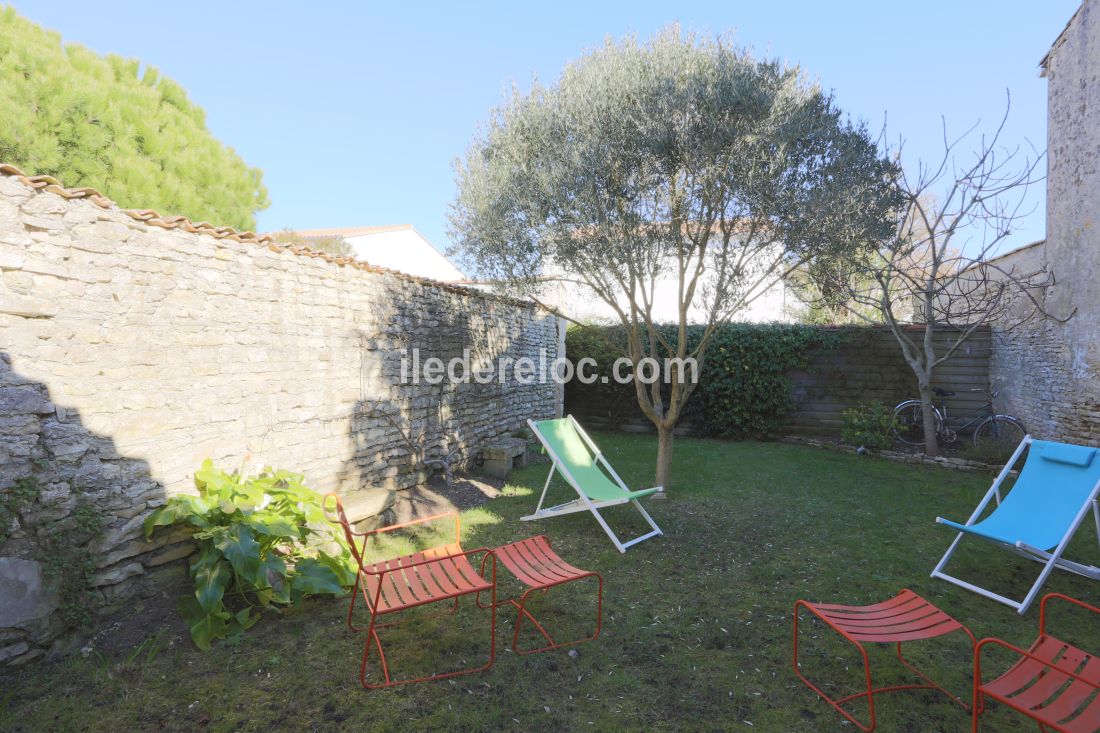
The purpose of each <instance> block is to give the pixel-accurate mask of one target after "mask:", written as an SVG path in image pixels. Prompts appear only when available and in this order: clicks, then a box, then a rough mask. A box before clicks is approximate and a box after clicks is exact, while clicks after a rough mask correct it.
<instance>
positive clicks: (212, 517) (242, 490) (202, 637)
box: [145, 459, 355, 649]
mask: <svg viewBox="0 0 1100 733" xmlns="http://www.w3.org/2000/svg"><path fill="white" fill-rule="evenodd" d="M195 487H196V488H197V489H198V492H199V493H198V496H191V495H183V496H176V497H173V498H171V499H169V500H168V503H167V504H165V505H164V506H162V507H161V508H159V509H157V510H156V511H155V512H153V513H152V514H150V515H149V516H148V517H147V518H146V520H145V536H146V539H148V538H150V537H152V534H153V532H154V531H155V530H156V528H157V527H160V526H167V525H177V524H182V525H186V526H188V527H191V528H192V529H193V530H194V533H193V534H192V537H194V539H195V540H197V541H198V544H199V553H198V555H197V556H196V557H195V558H194V559H193V560H192V561H191V578H192V579H193V580H194V581H195V594H194V595H193V596H186V597H184V598H182V599H181V600H180V603H179V611H180V615H182V616H183V618H184V620H185V621H186V622H187V625H188V627H190V629H191V638H192V639H194V641H195V645H196V646H198V647H199V648H200V649H209V648H210V643H211V642H212V641H213V640H215V639H221V638H224V637H226V636H230V635H233V636H236V635H239V634H241V633H243V632H244V630H245V629H248V628H250V627H251V626H252V625H253V624H255V623H256V622H257V621H258V620H259V618H260V616H259V613H258V609H278V608H279V607H281V606H288V605H292V604H294V603H297V602H298V601H300V600H301V599H302V597H304V596H307V595H314V594H329V595H343V594H344V592H345V589H346V588H347V587H348V586H350V585H351V584H352V582H353V581H354V579H355V573H354V569H355V565H354V563H353V561H352V559H351V553H350V552H349V551H348V548H347V546H346V544H344V542H343V540H342V539H341V538H340V536H339V534H337V532H336V528H335V527H334V526H333V525H332V524H330V523H329V522H328V521H327V520H326V519H325V515H324V511H323V509H322V507H321V502H322V499H321V496H320V495H319V494H317V493H315V492H313V491H311V490H310V489H308V488H306V487H305V486H303V485H302V476H301V475H299V474H295V473H290V472H288V471H273V470H271V469H264V471H263V473H261V474H260V475H258V476H251V477H250V476H242V475H240V474H239V473H236V472H234V473H225V472H224V471H219V470H218V469H216V468H214V465H213V463H212V462H211V461H210V460H209V459H207V460H206V461H205V462H204V463H203V464H202V468H201V469H200V470H199V471H196V472H195ZM319 545H324V549H322V548H319V547H318V546H319ZM227 597H228V598H229V599H231V600H229V602H227Z"/></svg>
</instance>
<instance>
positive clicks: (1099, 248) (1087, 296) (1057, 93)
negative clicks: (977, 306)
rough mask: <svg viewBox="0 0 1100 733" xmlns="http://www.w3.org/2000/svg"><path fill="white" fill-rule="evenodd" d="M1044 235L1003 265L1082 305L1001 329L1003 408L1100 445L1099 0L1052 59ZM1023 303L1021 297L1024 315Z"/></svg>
mask: <svg viewBox="0 0 1100 733" xmlns="http://www.w3.org/2000/svg"><path fill="white" fill-rule="evenodd" d="M1045 76H1046V78H1047V84H1048V90H1047V100H1048V101H1047V238H1046V244H1045V245H1043V246H1041V247H1035V248H1032V249H1030V250H1024V251H1022V252H1019V253H1016V254H1011V255H1009V256H1008V257H1006V258H1004V259H1003V260H1002V264H1005V265H1010V266H1015V267H1017V268H1018V271H1019V272H1021V273H1025V272H1029V271H1037V270H1039V269H1041V268H1045V269H1047V270H1048V271H1050V272H1052V273H1053V274H1054V277H1055V278H1056V280H1057V284H1056V285H1054V286H1052V287H1050V288H1049V289H1048V291H1047V292H1046V293H1045V296H1044V300H1043V306H1044V308H1045V309H1046V310H1047V311H1048V312H1050V313H1051V314H1053V315H1056V316H1066V315H1068V314H1070V313H1073V312H1074V311H1075V310H1076V314H1075V315H1074V316H1073V317H1072V318H1071V319H1070V320H1069V321H1068V322H1067V323H1065V324H1061V323H1057V322H1055V321H1052V320H1049V319H1033V320H1032V321H1030V322H1028V323H1026V324H1025V325H1024V326H1022V327H1020V328H1016V329H1014V330H1012V331H1005V330H1003V328H997V329H995V332H994V341H993V345H994V348H993V364H992V370H993V379H994V381H995V382H998V383H1002V384H1004V385H1006V387H1007V388H1006V390H1005V393H1004V397H1003V400H1002V401H1001V403H1000V407H1001V408H1002V409H1004V410H1007V411H1011V412H1014V413H1017V414H1019V415H1021V416H1022V417H1023V419H1024V421H1025V423H1026V424H1027V426H1028V428H1029V429H1030V430H1031V431H1032V432H1033V433H1034V434H1035V435H1036V436H1038V437H1043V438H1053V439H1061V440H1068V441H1076V442H1082V443H1088V444H1092V445H1100V3H1098V2H1097V0H1086V1H1085V2H1084V3H1083V4H1082V6H1081V8H1080V9H1079V11H1078V12H1077V14H1076V16H1074V18H1073V20H1072V21H1071V22H1070V24H1069V26H1068V27H1067V28H1066V30H1065V32H1064V33H1063V34H1062V36H1060V37H1059V39H1058V41H1057V42H1056V43H1055V44H1054V46H1053V48H1052V49H1051V52H1050V54H1049V55H1048V57H1047V59H1046V69H1045ZM1026 307H1027V304H1023V303H1021V304H1020V309H1018V310H1017V312H1016V313H1015V314H1014V315H1015V316H1019V315H1020V314H1021V313H1022V312H1023V310H1021V309H1025V308H1026Z"/></svg>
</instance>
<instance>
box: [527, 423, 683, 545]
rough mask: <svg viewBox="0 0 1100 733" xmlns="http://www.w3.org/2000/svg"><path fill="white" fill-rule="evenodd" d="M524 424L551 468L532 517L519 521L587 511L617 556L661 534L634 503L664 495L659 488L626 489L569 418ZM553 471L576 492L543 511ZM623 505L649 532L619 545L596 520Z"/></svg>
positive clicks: (607, 527) (610, 533) (604, 524)
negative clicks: (605, 511) (631, 507)
mask: <svg viewBox="0 0 1100 733" xmlns="http://www.w3.org/2000/svg"><path fill="white" fill-rule="evenodd" d="M527 424H528V426H530V428H531V431H532V432H533V433H534V434H535V435H536V436H537V437H538V439H539V440H540V441H541V442H542V445H543V447H544V448H546V452H547V453H548V454H549V455H550V460H551V461H553V465H552V466H551V467H550V475H548V476H547V477H546V484H545V485H543V487H542V496H540V497H539V503H538V506H537V507H535V513H534V514H529V515H527V516H526V517H521V519H522V520H523V521H525V522H526V521H530V520H532V519H543V518H545V517H556V516H559V515H561V514H572V513H573V512H583V511H589V512H592V516H594V517H595V518H596V521H597V522H599V523H600V526H601V527H603V531H604V532H606V533H607V536H608V537H610V538H611V541H612V542H614V543H615V547H616V548H617V549H618V550H619V552H626V548H628V547H630V546H631V545H636V544H638V543H639V542H641V541H642V540H648V539H649V538H650V537H656V536H657V535H659V534H661V528H660V527H658V526H657V523H656V522H654V521H653V517H651V516H649V512H647V511H646V510H645V508H644V507H643V506H642V505H641V504H640V503H639V502H638V499H641V498H643V497H646V496H650V495H651V494H656V493H658V492H660V491H664V489H663V488H661V487H660V486H657V487H655V488H652V489H642V490H640V491H631V490H630V489H628V488H627V486H626V484H625V483H623V480H622V479H621V478H619V474H617V473H615V469H614V468H612V467H611V464H610V463H608V462H607V460H606V459H605V458H604V457H603V453H601V452H600V449H599V448H597V447H596V444H595V443H594V442H593V441H592V438H589V437H588V433H586V432H584V430H583V429H582V428H581V426H580V425H579V424H578V423H577V421H576V420H575V419H573V416H572V415H569V416H567V417H563V418H559V419H557V420H538V421H535V420H528V421H527ZM555 471H557V472H558V473H560V474H561V475H562V478H564V479H565V480H566V481H567V482H568V483H569V485H570V486H572V487H573V489H574V490H575V491H576V492H577V498H576V499H574V500H573V501H569V502H566V503H564V504H558V505H557V506H552V507H546V508H543V506H542V503H543V501H545V500H546V490H547V489H548V488H550V480H551V479H552V478H554V472H555ZM627 503H630V504H633V505H634V508H635V509H637V510H638V512H639V513H641V515H642V518H643V519H645V521H646V522H648V523H649V526H650V527H651V528H652V531H650V532H647V533H646V534H643V535H642V536H641V537H635V538H634V539H632V540H629V541H627V542H623V541H621V540H620V539H619V538H618V537H617V536H616V535H615V533H614V532H613V531H611V527H609V526H608V524H607V522H605V521H604V518H603V517H602V516H600V509H602V508H604V507H609V506H617V505H619V504H627Z"/></svg>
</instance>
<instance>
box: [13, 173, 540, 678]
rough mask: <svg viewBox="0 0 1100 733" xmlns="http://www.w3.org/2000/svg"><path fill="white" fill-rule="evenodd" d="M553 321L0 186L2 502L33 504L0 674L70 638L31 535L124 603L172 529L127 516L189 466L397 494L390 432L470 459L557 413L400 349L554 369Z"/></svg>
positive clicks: (410, 478) (527, 395)
mask: <svg viewBox="0 0 1100 733" xmlns="http://www.w3.org/2000/svg"><path fill="white" fill-rule="evenodd" d="M560 328H561V327H560V325H559V321H558V319H557V318H555V317H553V316H551V315H550V314H549V313H547V312H546V311H543V310H540V309H537V308H536V307H534V306H533V305H531V304H525V303H520V302H518V301H511V300H506V299H503V298H498V297H495V296H492V295H490V294H486V293H480V292H478V291H470V290H465V289H462V288H455V287H452V286H446V285H443V284H439V283H432V282H430V281H422V280H418V279H416V278H412V277H409V276H403V275H398V274H395V273H388V272H377V271H375V272H371V271H364V270H363V269H360V268H358V267H356V266H345V265H342V264H340V263H338V262H334V261H331V260H326V259H325V258H320V257H312V256H308V254H303V253H300V252H298V253H296V252H294V251H289V250H287V249H286V248H279V247H267V246H264V245H263V243H256V242H247V241H244V242H242V241H234V240H233V239H226V238H217V237H215V236H212V235H210V234H203V233H188V232H186V231H181V230H171V229H164V228H160V227H157V226H152V225H150V224H147V223H143V222H141V221H138V220H135V219H134V218H133V217H131V216H130V215H128V214H126V213H125V212H123V211H121V210H119V209H117V208H114V207H109V208H103V207H101V206H97V205H95V204H94V203H93V202H92V201H90V200H88V199H72V200H69V199H67V198H64V197H62V196H60V195H56V194H55V193H49V192H44V191H35V190H34V189H32V188H31V187H29V186H28V185H26V182H25V181H23V180H21V179H19V178H18V177H14V176H8V175H0V492H8V493H9V494H10V492H12V491H13V489H14V488H15V487H16V486H17V482H19V481H24V482H25V481H28V480H30V481H33V482H34V485H35V486H36V490H37V492H38V493H37V498H36V499H35V500H34V501H33V503H32V504H31V505H29V506H27V507H24V508H23V510H21V512H20V513H19V515H18V516H16V517H13V518H9V520H7V524H8V526H6V527H4V528H0V529H2V531H0V664H2V663H5V662H9V663H11V662H15V663H18V662H22V661H26V660H28V659H31V658H34V657H36V656H39V655H41V654H42V653H43V649H44V647H45V645H46V644H47V642H49V641H50V640H51V639H53V638H55V637H57V636H58V635H59V634H60V633H61V632H62V631H63V630H64V623H63V622H62V620H60V619H59V614H58V613H56V610H57V607H58V600H59V599H58V598H57V597H56V594H55V593H54V592H53V591H52V590H51V583H50V581H49V580H48V579H47V578H44V577H43V568H42V567H41V565H40V563H39V560H41V559H42V558H41V557H39V556H38V555H39V552H40V550H39V548H38V545H36V543H35V541H34V539H33V538H34V534H35V531H36V530H37V529H38V528H42V527H44V526H48V527H50V528H51V529H53V530H57V531H58V532H59V533H60V536H64V537H65V538H66V540H71V541H72V542H74V543H77V544H79V543H82V542H86V543H90V545H89V549H90V550H92V556H93V558H94V562H95V565H96V569H95V572H94V577H93V578H92V586H93V587H94V588H95V591H94V596H93V598H94V600H95V605H97V606H100V607H102V608H106V609H110V608H112V607H118V606H119V605H120V604H121V603H122V602H123V601H124V600H125V599H126V598H127V597H130V596H131V594H132V593H133V592H134V591H135V589H136V588H137V587H138V586H139V585H143V584H144V583H143V578H147V577H149V576H153V575H156V574H158V573H162V572H164V573H167V572H175V573H180V572H181V571H182V568H183V567H184V564H183V562H182V561H181V558H183V557H185V556H186V555H187V554H189V553H190V551H191V546H190V543H189V542H187V541H186V538H185V536H181V535H180V534H171V533H166V534H164V535H158V536H157V537H155V538H154V541H153V542H152V543H146V542H144V541H143V540H142V538H141V523H142V520H143V519H144V518H145V516H146V515H147V514H148V513H149V512H150V511H151V510H152V509H153V508H154V507H156V506H159V505H161V504H163V503H164V501H165V499H166V497H169V496H171V495H173V494H176V493H179V492H185V491H189V490H191V489H192V475H193V471H194V469H195V468H196V467H198V466H199V464H200V463H201V462H202V460H203V459H205V458H212V459H213V460H214V461H215V463H216V464H217V465H218V466H219V467H223V468H226V469H232V468H238V467H240V468H244V469H246V470H255V469H257V468H259V467H262V466H265V465H270V466H275V467H279V468H286V469H290V470H294V471H298V472H301V473H304V474H305V477H306V481H307V485H309V486H311V487H312V488H314V489H315V490H317V491H320V492H326V491H332V490H336V491H341V492H350V491H355V490H357V489H360V488H364V487H376V486H389V487H393V488H398V489H400V488H406V487H409V486H411V485H414V484H416V483H418V482H421V481H422V480H423V479H424V475H423V473H422V472H419V471H417V470H416V469H415V467H414V466H413V461H412V460H411V458H410V455H409V450H410V449H409V446H408V444H407V442H406V440H405V439H404V438H403V437H402V435H401V429H404V430H405V431H406V432H411V433H412V434H414V435H418V434H420V433H421V432H422V431H426V434H427V436H428V438H427V440H426V444H427V445H428V448H429V453H433V454H439V453H441V452H442V451H444V450H447V451H450V450H452V449H454V450H457V454H458V457H459V460H460V461H461V460H467V461H468V460H469V459H472V458H473V457H475V456H476V454H477V451H478V449H479V448H480V447H482V446H483V445H485V444H486V443H487V442H489V441H491V440H493V439H495V438H496V437H498V436H501V435H503V434H506V433H509V432H511V431H514V430H515V429H517V428H519V427H521V426H522V425H523V424H524V421H525V420H526V419H527V418H530V417H535V418H544V417H551V416H554V415H555V414H558V413H559V412H560V390H559V388H558V386H557V385H555V384H554V383H553V382H550V383H543V384H540V383H537V382H536V383H534V384H526V385H525V384H519V383H517V382H516V380H515V379H514V378H509V379H508V381H506V382H505V383H503V384H499V383H497V382H496V381H494V382H492V383H490V384H484V385H482V384H474V383H471V384H458V385H452V384H449V383H444V384H440V385H430V384H426V383H424V382H421V383H420V384H406V383H404V382H403V381H402V371H401V370H402V356H407V352H410V351H411V350H413V349H418V350H419V352H420V356H421V359H422V360H423V359H426V358H428V357H433V356H434V357H439V358H442V359H444V360H447V359H449V358H451V357H454V356H461V355H462V352H463V349H464V348H469V349H470V350H471V358H472V361H473V362H475V363H477V362H478V361H479V360H490V359H496V358H497V357H510V358H513V359H518V358H520V357H524V356H527V357H531V358H533V359H538V357H539V355H540V353H541V352H545V353H546V355H547V357H548V358H549V359H551V360H552V359H554V358H555V357H556V356H557V355H558V351H559V348H560V346H559V344H560V338H561V334H560ZM444 435H446V436H447V438H446V440H444V438H443V436H444ZM0 498H3V497H2V496H0ZM81 506H92V507H94V508H95V509H97V510H98V511H100V512H102V513H103V515H104V517H105V519H106V525H105V527H104V530H103V532H102V535H101V536H99V537H89V536H88V535H86V534H82V533H81V531H82V530H81V525H80V521H79V509H80V507H81ZM2 516H3V515H2V514H0V517H2ZM169 568H170V569H171V570H168V569H169Z"/></svg>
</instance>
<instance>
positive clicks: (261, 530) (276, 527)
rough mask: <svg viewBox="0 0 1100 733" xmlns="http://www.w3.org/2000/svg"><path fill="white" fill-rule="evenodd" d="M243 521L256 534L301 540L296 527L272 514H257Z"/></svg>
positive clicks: (299, 531)
mask: <svg viewBox="0 0 1100 733" xmlns="http://www.w3.org/2000/svg"><path fill="white" fill-rule="evenodd" d="M245 521H246V522H247V523H248V526H250V527H252V528H253V529H254V530H256V532H257V533H258V534H262V535H267V536H269V537H284V538H286V539H291V540H297V539H300V538H301V529H300V528H299V527H298V526H297V525H295V524H293V523H292V522H291V521H290V520H288V519H287V518H285V517H282V516H280V515H278V514H275V513H273V512H257V513H255V514H253V515H251V516H249V517H247V518H246V519H245Z"/></svg>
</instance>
